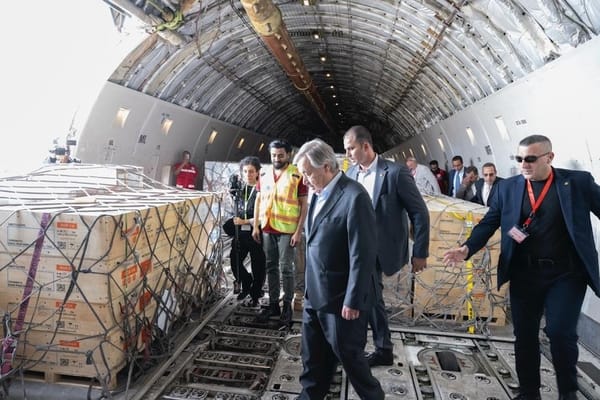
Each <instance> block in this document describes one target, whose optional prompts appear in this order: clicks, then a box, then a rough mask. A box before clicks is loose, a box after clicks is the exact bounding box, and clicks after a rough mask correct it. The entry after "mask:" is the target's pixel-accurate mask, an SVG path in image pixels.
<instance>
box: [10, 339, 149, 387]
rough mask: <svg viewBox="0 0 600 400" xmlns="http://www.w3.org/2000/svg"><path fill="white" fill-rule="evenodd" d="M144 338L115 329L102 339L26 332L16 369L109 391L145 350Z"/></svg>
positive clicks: (17, 358)
mask: <svg viewBox="0 0 600 400" xmlns="http://www.w3.org/2000/svg"><path fill="white" fill-rule="evenodd" d="M142 336H143V335H141V334H139V333H138V332H125V331H123V330H119V329H113V330H111V331H108V332H106V333H104V334H102V335H80V334H76V335H72V334H64V333H54V332H41V331H32V330H29V331H26V332H24V333H22V334H21V335H20V337H19V340H18V343H17V352H16V357H15V359H14V363H13V366H14V367H15V368H22V369H24V370H28V371H36V372H41V373H53V374H62V375H69V376H74V377H81V378H88V379H90V378H95V379H97V380H98V381H99V382H101V383H103V384H104V385H105V386H106V387H107V388H109V389H114V388H115V387H116V385H117V374H118V372H119V371H121V370H122V369H123V368H124V367H125V366H126V365H127V363H128V361H129V359H131V358H132V357H135V356H136V355H137V354H138V353H139V352H140V351H141V350H143V348H142V346H143V340H145V339H144V338H143V337H142Z"/></svg>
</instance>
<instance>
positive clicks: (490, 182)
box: [471, 162, 502, 206]
mask: <svg viewBox="0 0 600 400" xmlns="http://www.w3.org/2000/svg"><path fill="white" fill-rule="evenodd" d="M481 175H482V176H483V177H482V178H479V179H478V180H477V181H476V182H475V197H473V198H472V199H471V201H472V202H474V203H479V204H481V205H482V206H488V205H489V200H490V199H491V198H492V196H493V194H494V191H495V190H496V188H497V187H498V186H497V185H496V184H497V183H498V182H500V181H501V180H502V178H500V177H499V176H498V173H497V172H496V166H495V165H494V163H491V162H487V163H485V164H483V166H482V167H481Z"/></svg>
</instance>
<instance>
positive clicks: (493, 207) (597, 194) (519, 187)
mask: <svg viewBox="0 0 600 400" xmlns="http://www.w3.org/2000/svg"><path fill="white" fill-rule="evenodd" d="M554 179H555V181H554V184H555V185H556V192H557V194H558V200H559V203H560V208H561V210H562V212H563V217H564V219H565V224H566V226H567V231H568V232H569V237H570V238H571V240H572V242H573V245H574V246H575V250H576V251H577V255H579V258H580V259H581V261H582V262H583V264H584V266H585V271H586V272H587V274H586V275H587V283H588V285H589V286H590V287H591V288H592V290H593V291H594V293H596V295H597V296H600V278H599V272H598V253H597V251H596V245H595V242H594V235H593V233H592V224H591V220H590V212H591V213H593V214H594V215H596V217H600V186H598V185H597V184H596V182H595V181H594V178H593V177H592V175H591V174H590V173H589V172H585V171H573V170H567V169H559V168H554ZM525 185H526V184H525V178H524V177H523V176H522V175H518V176H514V177H512V178H507V179H504V180H502V181H500V182H498V184H497V186H498V188H497V190H496V191H495V192H494V196H493V197H492V198H491V201H489V204H490V209H489V210H488V212H487V213H486V214H485V216H484V217H483V219H482V220H481V221H480V222H479V224H477V225H476V226H475V227H474V228H473V231H472V232H471V236H470V237H469V239H468V240H467V241H466V242H465V244H466V245H467V247H468V248H469V257H470V256H471V255H472V254H473V253H475V252H476V251H477V250H479V249H481V248H482V247H483V246H485V244H486V243H487V241H488V239H489V238H490V237H491V236H492V235H493V234H494V232H495V231H496V229H498V227H500V230H501V233H502V239H501V248H500V259H499V261H498V287H500V286H502V284H504V283H505V282H507V281H508V280H509V279H510V277H511V271H512V270H513V269H516V268H520V267H521V266H520V265H519V264H517V263H515V262H513V255H514V253H515V248H516V246H518V244H517V242H515V241H514V240H513V239H512V238H511V237H510V236H508V234H507V232H508V231H509V230H510V229H511V228H512V227H513V226H515V225H518V224H521V223H522V222H523V221H521V220H520V218H521V207H522V204H523V193H524V191H525ZM526 240H527V239H526Z"/></svg>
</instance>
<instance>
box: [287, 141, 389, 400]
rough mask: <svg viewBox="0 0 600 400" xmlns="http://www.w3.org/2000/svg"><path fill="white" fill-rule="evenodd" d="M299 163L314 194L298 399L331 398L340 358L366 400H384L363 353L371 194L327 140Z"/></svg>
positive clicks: (370, 277)
mask: <svg viewBox="0 0 600 400" xmlns="http://www.w3.org/2000/svg"><path fill="white" fill-rule="evenodd" d="M294 163H295V164H297V165H298V171H300V173H301V174H302V177H303V180H304V182H305V184H307V185H308V186H309V188H311V189H312V190H313V191H314V193H315V194H314V195H313V198H312V200H311V203H310V208H309V211H308V218H307V221H306V263H305V276H306V281H305V298H304V313H303V321H302V362H303V364H304V370H303V372H302V375H301V376H300V383H301V384H302V393H301V394H300V397H299V398H300V399H303V400H307V399H310V400H318V399H323V398H325V396H326V395H327V392H328V390H329V386H330V384H331V381H332V379H333V376H334V373H335V370H336V366H337V363H338V360H339V361H340V362H341V363H342V366H343V367H344V370H345V371H346V373H347V375H348V378H349V380H350V382H351V383H352V386H353V387H354V389H355V390H356V393H357V394H358V395H359V396H360V398H361V399H373V400H375V399H383V398H384V393H383V390H382V389H381V385H380V384H379V382H378V381H377V379H375V378H374V377H373V375H372V374H371V371H370V369H369V364H368V363H367V360H366V358H365V355H364V347H365V344H366V341H367V316H368V313H369V310H370V309H371V307H372V304H373V296H374V291H375V276H374V268H373V265H374V263H375V249H374V248H373V246H372V245H371V244H372V243H373V240H375V234H376V232H375V214H374V212H373V208H372V207H371V202H370V200H369V195H368V194H367V192H365V190H364V189H363V188H362V187H361V185H360V184H358V183H356V182H354V181H352V180H351V179H348V178H347V177H346V176H345V175H344V174H343V173H342V172H341V171H339V170H338V165H337V160H336V158H335V153H334V152H333V149H332V148H331V146H329V145H328V144H326V143H325V142H323V141H321V140H318V139H316V140H312V141H310V142H307V143H305V144H304V145H303V146H302V147H301V148H300V150H299V151H298V154H297V155H296V157H295V158H294Z"/></svg>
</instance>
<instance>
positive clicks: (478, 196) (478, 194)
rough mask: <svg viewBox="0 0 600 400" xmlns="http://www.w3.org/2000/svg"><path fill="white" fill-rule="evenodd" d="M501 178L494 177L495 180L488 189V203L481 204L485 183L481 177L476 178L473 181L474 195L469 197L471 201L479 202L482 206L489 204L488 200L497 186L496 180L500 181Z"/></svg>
mask: <svg viewBox="0 0 600 400" xmlns="http://www.w3.org/2000/svg"><path fill="white" fill-rule="evenodd" d="M502 179H503V178H500V177H496V180H495V181H494V183H493V184H492V189H491V190H490V193H489V195H488V201H487V203H488V204H483V185H484V184H485V181H484V180H483V178H479V179H477V181H476V182H475V183H474V185H475V196H474V197H473V198H472V199H471V201H472V202H473V203H479V204H481V205H482V206H487V205H489V204H490V201H491V199H492V197H493V194H494V192H495V191H496V188H497V187H498V182H499V181H501V180H502Z"/></svg>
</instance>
